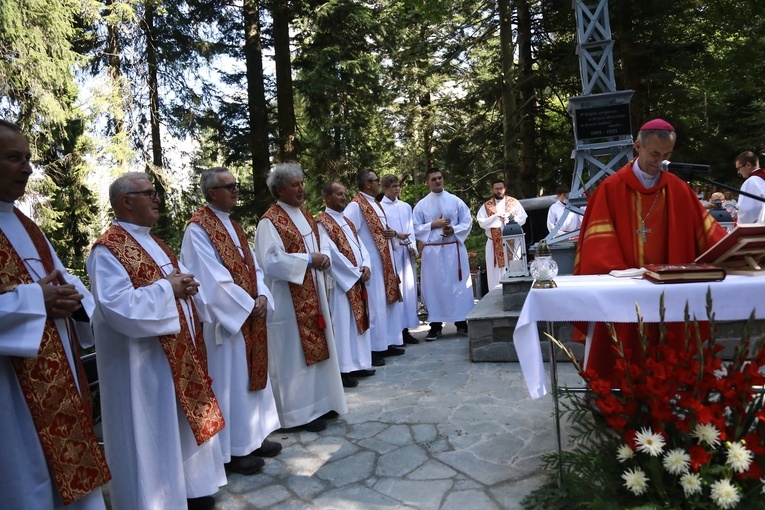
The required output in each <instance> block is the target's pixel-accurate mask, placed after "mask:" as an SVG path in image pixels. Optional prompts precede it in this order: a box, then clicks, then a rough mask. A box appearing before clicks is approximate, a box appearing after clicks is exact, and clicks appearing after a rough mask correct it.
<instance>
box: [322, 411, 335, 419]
mask: <svg viewBox="0 0 765 510" xmlns="http://www.w3.org/2000/svg"><path fill="white" fill-rule="evenodd" d="M339 416H340V413H338V412H337V411H327V412H326V413H324V414H322V415H321V416H320V417H319V419H321V420H334V419H335V418H337V417H339Z"/></svg>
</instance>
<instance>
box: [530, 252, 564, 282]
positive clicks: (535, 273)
mask: <svg viewBox="0 0 765 510" xmlns="http://www.w3.org/2000/svg"><path fill="white" fill-rule="evenodd" d="M531 276H532V277H533V278H534V283H533V284H532V285H531V287H532V288H534V289H554V288H556V287H557V286H558V285H557V284H556V283H555V282H554V281H553V278H555V277H556V276H558V263H557V262H555V261H554V260H553V258H552V251H551V250H550V246H548V244H547V241H545V240H542V241H539V244H537V249H536V252H534V261H533V262H532V263H531Z"/></svg>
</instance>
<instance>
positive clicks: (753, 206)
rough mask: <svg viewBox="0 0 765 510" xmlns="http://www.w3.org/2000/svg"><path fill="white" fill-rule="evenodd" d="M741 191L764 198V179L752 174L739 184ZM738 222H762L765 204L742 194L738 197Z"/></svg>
mask: <svg viewBox="0 0 765 510" xmlns="http://www.w3.org/2000/svg"><path fill="white" fill-rule="evenodd" d="M741 191H743V192H745V193H749V194H751V195H757V196H759V197H763V198H765V180H763V179H762V178H761V177H758V176H756V175H752V176H750V177H749V178H747V180H745V181H744V183H743V184H742V185H741ZM737 207H738V223H764V222H765V218H763V214H765V204H763V203H762V202H760V201H758V200H755V199H754V198H749V197H746V196H744V195H739V197H738V206H737Z"/></svg>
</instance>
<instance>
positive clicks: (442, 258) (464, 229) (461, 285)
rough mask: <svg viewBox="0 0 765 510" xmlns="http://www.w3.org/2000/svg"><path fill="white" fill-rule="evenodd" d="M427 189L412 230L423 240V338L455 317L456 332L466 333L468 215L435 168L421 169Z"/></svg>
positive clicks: (468, 306)
mask: <svg viewBox="0 0 765 510" xmlns="http://www.w3.org/2000/svg"><path fill="white" fill-rule="evenodd" d="M425 176H426V181H427V185H428V188H430V193H429V194H428V195H426V196H425V198H423V199H422V200H420V201H419V202H417V205H415V206H414V211H413V218H414V233H415V235H416V236H417V240H418V241H420V242H422V244H423V248H422V267H421V269H420V276H421V278H420V280H421V283H422V299H423V301H424V302H425V307H426V308H427V309H428V321H429V322H430V331H429V332H428V335H427V336H426V337H425V340H429V341H433V340H436V339H437V338H438V337H440V336H441V330H442V327H443V323H444V322H454V324H455V326H456V327H457V332H458V333H462V334H467V322H466V320H465V318H466V317H467V314H468V313H470V311H471V310H472V309H473V306H474V301H473V288H472V285H473V284H472V281H471V279H470V264H469V262H468V254H467V249H466V248H465V240H466V239H467V237H468V235H469V234H470V229H471V228H472V226H473V219H472V217H471V216H470V210H469V209H468V207H467V205H465V202H463V201H462V200H461V199H460V198H459V197H457V196H455V195H452V194H451V193H449V192H448V191H446V190H445V189H444V177H443V175H442V173H441V170H440V169H438V168H429V169H428V170H427V172H426V174H425Z"/></svg>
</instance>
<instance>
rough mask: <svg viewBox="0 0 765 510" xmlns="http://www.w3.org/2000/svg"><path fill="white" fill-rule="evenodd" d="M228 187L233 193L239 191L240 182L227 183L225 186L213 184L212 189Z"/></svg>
mask: <svg viewBox="0 0 765 510" xmlns="http://www.w3.org/2000/svg"><path fill="white" fill-rule="evenodd" d="M224 188H225V189H227V190H228V192H229V193H233V192H234V190H236V191H239V183H238V182H233V183H231V184H226V185H225V186H213V187H212V188H210V189H224Z"/></svg>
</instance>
